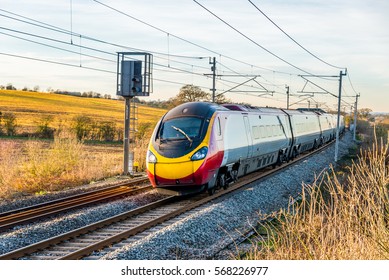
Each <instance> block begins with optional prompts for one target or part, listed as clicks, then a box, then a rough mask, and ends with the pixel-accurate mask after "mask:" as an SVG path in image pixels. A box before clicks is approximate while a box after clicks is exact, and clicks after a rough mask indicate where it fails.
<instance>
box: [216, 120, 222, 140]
mask: <svg viewBox="0 0 389 280" xmlns="http://www.w3.org/2000/svg"><path fill="white" fill-rule="evenodd" d="M216 126H217V135H218V136H221V135H222V127H221V125H220V118H219V117H217V124H216Z"/></svg>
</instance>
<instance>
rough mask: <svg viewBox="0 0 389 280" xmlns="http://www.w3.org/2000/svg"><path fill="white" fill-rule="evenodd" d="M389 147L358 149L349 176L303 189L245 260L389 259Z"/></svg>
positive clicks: (328, 177)
mask: <svg viewBox="0 0 389 280" xmlns="http://www.w3.org/2000/svg"><path fill="white" fill-rule="evenodd" d="M388 155H389V146H388V144H383V143H381V144H379V143H377V142H375V143H373V145H372V146H371V147H370V148H367V149H365V150H363V151H361V153H360V155H359V156H358V158H357V160H355V161H353V163H352V164H351V166H350V167H349V168H348V169H349V170H348V172H347V174H342V175H339V174H337V173H336V172H335V171H334V170H331V171H330V172H327V173H326V174H325V176H323V177H322V180H321V181H319V182H315V183H313V184H312V185H305V186H303V191H302V196H301V200H300V201H299V203H294V204H291V206H290V207H289V209H282V210H281V211H280V212H279V213H277V214H275V215H274V217H273V219H272V222H269V223H264V224H262V225H261V231H262V232H266V234H265V235H264V236H265V237H264V238H262V240H261V241H260V242H259V243H257V244H255V246H254V248H253V249H252V250H251V252H249V253H248V254H247V255H246V256H245V257H243V258H245V259H287V260H296V259H297V260H312V259H314V260H345V259H346V260H349V259H351V260H359V259H363V260H374V259H388V258H389V191H388V189H389V156H388Z"/></svg>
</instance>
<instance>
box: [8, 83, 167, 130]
mask: <svg viewBox="0 0 389 280" xmlns="http://www.w3.org/2000/svg"><path fill="white" fill-rule="evenodd" d="M0 112H3V113H5V112H12V113H14V114H15V115H16V118H17V125H18V130H17V131H18V134H19V133H21V132H32V131H34V129H35V127H36V126H37V123H39V121H40V120H41V119H42V117H44V116H52V117H53V118H54V119H53V122H52V124H51V125H50V126H51V127H53V128H57V127H59V126H60V125H62V126H65V127H68V126H70V122H71V120H72V118H73V117H75V116H77V115H87V116H89V117H91V118H92V119H93V120H94V121H97V122H100V121H113V122H115V123H116V127H118V128H120V127H123V122H124V101H118V100H110V99H102V98H86V97H75V96H69V95H61V94H54V93H44V92H27V91H17V90H0ZM165 112H166V111H165V110H162V109H157V108H151V107H147V106H144V105H138V123H139V124H140V123H147V122H149V123H151V124H155V123H156V122H157V121H158V119H159V118H160V117H161V116H162V115H163V114H164V113H165Z"/></svg>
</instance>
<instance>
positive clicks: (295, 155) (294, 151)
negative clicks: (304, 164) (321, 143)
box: [292, 149, 298, 160]
mask: <svg viewBox="0 0 389 280" xmlns="http://www.w3.org/2000/svg"><path fill="white" fill-rule="evenodd" d="M297 156H298V152H297V150H296V149H293V152H292V160H294V159H295V158H296V157H297Z"/></svg>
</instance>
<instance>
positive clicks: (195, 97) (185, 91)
mask: <svg viewBox="0 0 389 280" xmlns="http://www.w3.org/2000/svg"><path fill="white" fill-rule="evenodd" d="M209 99H210V94H209V93H206V92H205V91H203V90H202V89H201V88H200V87H198V86H195V85H185V86H183V87H182V88H181V89H180V92H179V93H178V94H177V96H176V97H174V98H171V99H170V100H169V101H170V103H171V107H175V106H177V105H179V104H182V103H185V102H193V101H209Z"/></svg>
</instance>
